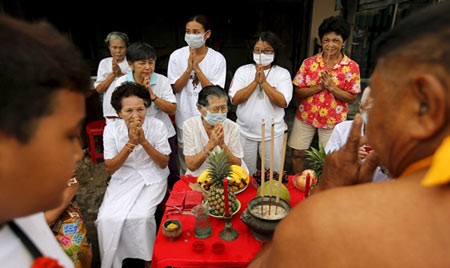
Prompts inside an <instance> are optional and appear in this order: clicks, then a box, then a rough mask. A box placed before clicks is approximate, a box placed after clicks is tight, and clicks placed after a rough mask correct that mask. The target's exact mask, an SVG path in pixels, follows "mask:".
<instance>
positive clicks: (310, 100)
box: [306, 96, 314, 103]
mask: <svg viewBox="0 0 450 268" xmlns="http://www.w3.org/2000/svg"><path fill="white" fill-rule="evenodd" d="M313 99H314V98H313V96H310V97H308V98H307V99H306V102H307V103H311V102H312V101H313Z"/></svg>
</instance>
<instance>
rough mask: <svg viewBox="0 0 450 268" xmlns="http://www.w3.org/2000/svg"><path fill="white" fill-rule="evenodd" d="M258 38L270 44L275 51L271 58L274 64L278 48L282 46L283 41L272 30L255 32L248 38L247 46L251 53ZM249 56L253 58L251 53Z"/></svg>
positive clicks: (278, 51)
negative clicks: (273, 56)
mask: <svg viewBox="0 0 450 268" xmlns="http://www.w3.org/2000/svg"><path fill="white" fill-rule="evenodd" d="M260 40H261V41H263V42H267V43H269V44H270V45H271V46H272V48H273V50H274V52H275V58H274V60H273V64H275V63H276V62H277V61H276V60H277V58H278V57H277V56H278V55H279V53H280V50H281V49H282V48H283V47H284V44H283V42H281V39H280V38H279V37H278V36H277V35H276V34H275V33H274V32H272V31H265V32H259V33H256V34H255V35H253V36H252V38H251V39H250V43H249V46H250V51H251V53H253V48H254V47H255V44H256V43H257V42H258V41H260ZM251 58H252V59H253V55H252V57H251Z"/></svg>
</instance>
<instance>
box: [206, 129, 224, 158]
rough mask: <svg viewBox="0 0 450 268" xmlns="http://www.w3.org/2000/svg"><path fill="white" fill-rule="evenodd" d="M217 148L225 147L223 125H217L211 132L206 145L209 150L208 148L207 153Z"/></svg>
mask: <svg viewBox="0 0 450 268" xmlns="http://www.w3.org/2000/svg"><path fill="white" fill-rule="evenodd" d="M216 146H220V148H223V147H224V146H225V141H224V133H223V125H222V123H217V124H216V125H215V126H214V128H213V130H212V131H211V135H210V137H209V141H208V144H207V145H206V147H209V148H206V151H207V152H209V151H211V150H212V149H214V148H215V147H216Z"/></svg>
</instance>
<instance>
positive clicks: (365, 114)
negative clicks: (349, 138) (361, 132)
mask: <svg viewBox="0 0 450 268" xmlns="http://www.w3.org/2000/svg"><path fill="white" fill-rule="evenodd" d="M361 116H362V119H363V121H364V124H366V125H367V122H368V121H369V115H368V114H367V113H366V112H362V113H361Z"/></svg>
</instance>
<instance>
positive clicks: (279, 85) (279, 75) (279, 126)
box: [229, 64, 293, 141]
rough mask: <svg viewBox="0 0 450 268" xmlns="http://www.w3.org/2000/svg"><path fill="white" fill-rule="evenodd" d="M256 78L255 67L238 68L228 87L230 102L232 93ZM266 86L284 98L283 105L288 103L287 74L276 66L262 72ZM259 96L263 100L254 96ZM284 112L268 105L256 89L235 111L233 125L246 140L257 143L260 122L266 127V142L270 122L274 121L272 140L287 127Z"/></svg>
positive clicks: (290, 80)
mask: <svg viewBox="0 0 450 268" xmlns="http://www.w3.org/2000/svg"><path fill="white" fill-rule="evenodd" d="M255 74H256V67H255V64H247V65H243V66H241V67H239V68H238V69H237V70H236V72H235V73H234V76H233V80H232V81H231V84H230V89H229V96H230V99H231V100H233V97H234V96H235V95H236V93H237V92H238V91H239V90H240V89H242V88H244V87H247V86H248V85H249V84H250V83H251V82H252V81H253V80H254V79H255ZM264 74H265V75H266V80H267V82H268V83H269V84H270V85H271V86H272V87H274V88H275V89H276V90H278V91H279V92H281V93H282V94H283V95H284V98H285V100H286V103H287V105H289V102H290V101H291V99H292V92H293V85H292V79H291V74H290V73H289V71H288V70H287V69H285V68H283V67H280V66H278V65H275V66H272V68H270V69H268V70H265V71H264ZM260 92H261V94H262V96H263V98H259V97H258V95H259V94H260ZM284 114H285V113H284V108H281V107H278V106H276V105H274V104H272V103H271V102H270V100H269V98H268V97H267V95H266V93H265V92H264V90H263V89H260V88H259V86H258V87H257V88H256V89H255V91H253V93H252V95H250V97H249V98H248V100H247V101H245V102H243V103H241V104H239V105H238V106H237V109H236V116H237V120H236V123H238V125H239V126H240V127H241V135H242V136H244V137H245V138H247V139H250V140H254V141H261V139H262V130H261V123H262V119H264V122H265V124H266V128H265V130H266V131H265V139H266V140H269V139H270V129H271V124H272V118H273V120H274V123H275V126H274V136H275V137H278V136H281V135H283V134H284V131H285V130H286V129H287V126H286V124H285V122H284Z"/></svg>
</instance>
